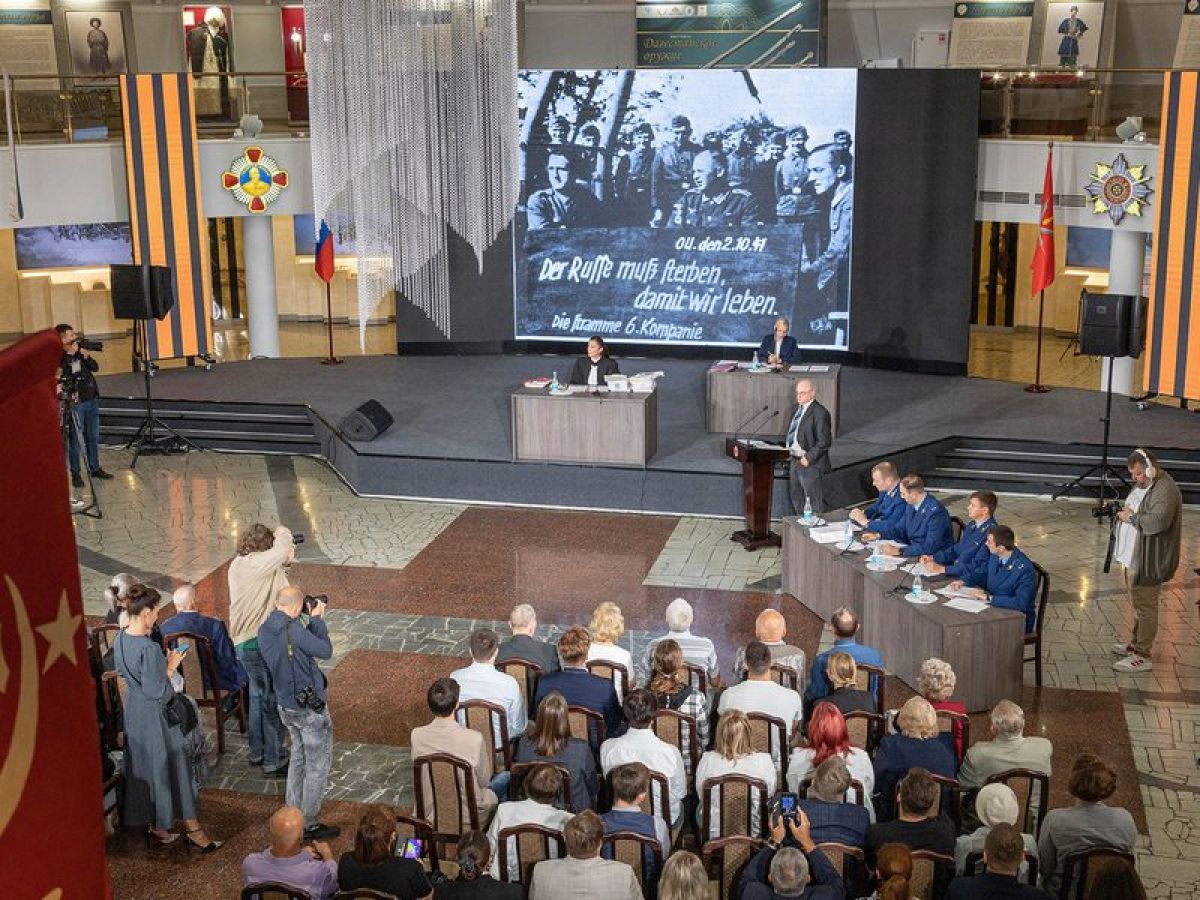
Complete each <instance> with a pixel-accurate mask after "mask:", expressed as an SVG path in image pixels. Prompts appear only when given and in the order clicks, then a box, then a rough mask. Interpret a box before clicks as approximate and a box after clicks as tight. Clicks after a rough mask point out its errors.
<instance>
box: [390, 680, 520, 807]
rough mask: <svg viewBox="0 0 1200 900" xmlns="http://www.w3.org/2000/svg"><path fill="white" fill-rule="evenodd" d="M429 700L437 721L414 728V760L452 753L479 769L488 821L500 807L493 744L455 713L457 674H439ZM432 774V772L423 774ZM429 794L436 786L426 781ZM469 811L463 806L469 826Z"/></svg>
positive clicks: (479, 796)
mask: <svg viewBox="0 0 1200 900" xmlns="http://www.w3.org/2000/svg"><path fill="white" fill-rule="evenodd" d="M425 702H426V703H427V704H428V705H429V711H430V712H432V713H433V721H432V722H430V723H429V724H428V725H420V726H418V727H417V728H414V729H413V730H412V736H411V738H410V745H411V747H412V758H413V759H414V760H416V759H418V758H420V757H422V756H428V755H430V754H433V753H448V754H449V755H450V756H453V757H455V758H457V759H461V760H462V761H463V762H465V763H466V764H467V765H469V766H470V767H471V769H472V771H474V773H475V804H476V806H477V807H478V809H479V821H480V823H481V824H482V823H484V822H487V820H488V819H489V818H491V815H492V813H493V812H494V811H495V809H496V804H497V802H498V800H497V799H496V795H495V793H493V791H492V790H491V788H490V787H488V784H489V782H490V781H491V778H492V755H493V754H492V748H491V747H490V746H489V745H488V744H489V742H488V741H486V740H484V737H483V735H481V734H480V733H479V732H478V731H472V730H471V729H470V728H465V727H463V726H462V725H460V724H459V723H458V721H457V720H456V719H455V718H454V713H455V712H456V711H457V709H458V682H457V681H455V680H454V679H453V678H439V679H438V680H437V681H435V682H434V683H433V684H431V685H430V686H429V690H428V691H427V692H426V693H425ZM422 777H423V778H428V775H423V776H422ZM425 790H426V791H427V795H428V796H430V797H432V796H433V792H432V786H431V785H426V786H425ZM466 815H467V811H466V810H465V809H464V810H463V827H464V828H466V827H469V825H470V823H469V822H468V821H467V819H466Z"/></svg>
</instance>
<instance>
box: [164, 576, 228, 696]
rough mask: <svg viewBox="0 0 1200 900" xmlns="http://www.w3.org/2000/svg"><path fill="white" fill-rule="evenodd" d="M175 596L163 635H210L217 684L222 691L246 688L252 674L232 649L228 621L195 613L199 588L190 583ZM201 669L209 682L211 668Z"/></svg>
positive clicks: (177, 590)
mask: <svg viewBox="0 0 1200 900" xmlns="http://www.w3.org/2000/svg"><path fill="white" fill-rule="evenodd" d="M173 599H174V601H175V615H173V616H171V618H169V619H167V620H166V621H165V622H163V623H162V633H163V637H164V638H169V637H170V636H171V635H173V634H179V633H180V632H182V631H187V632H190V633H192V634H196V635H200V636H201V637H206V638H208V645H209V647H211V648H212V655H213V662H214V663H215V664H216V667H217V681H218V682H220V684H219V685H218V687H220V688H221V690H223V691H240V690H241V689H242V688H244V687H245V686H246V685H247V684H248V683H249V681H250V676H249V675H247V674H246V670H245V668H244V667H243V666H242V664H241V662H240V661H239V660H238V658H237V651H236V650H234V649H233V642H232V641H231V640H230V639H229V630H228V629H227V628H226V627H225V623H224V622H222V621H221V620H220V619H214V618H213V617H212V616H205V615H201V614H200V613H198V612H196V609H195V605H196V588H195V587H193V586H192V585H190V584H185V585H182V586H180V587H178V588H176V589H175V594H174V597H173ZM193 649H194V648H193ZM201 671H202V672H203V674H204V680H205V682H206V683H207V681H208V670H207V669H206V668H202V669H201ZM207 686H208V687H210V688H211V687H212V685H207Z"/></svg>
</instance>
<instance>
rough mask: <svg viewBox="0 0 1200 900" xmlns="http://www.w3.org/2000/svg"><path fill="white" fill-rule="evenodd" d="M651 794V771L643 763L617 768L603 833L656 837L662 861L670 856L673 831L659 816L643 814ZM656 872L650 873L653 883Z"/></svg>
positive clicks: (602, 818)
mask: <svg viewBox="0 0 1200 900" xmlns="http://www.w3.org/2000/svg"><path fill="white" fill-rule="evenodd" d="M649 791H650V770H649V769H647V768H646V767H645V766H644V765H642V764H641V763H640V762H634V763H627V764H625V765H623V766H618V767H617V768H616V769H614V770H613V773H612V792H613V805H612V809H611V810H609V811H608V812H606V813H604V814H603V815H602V816H600V819H601V821H602V822H604V833H605V834H606V835H607V834H612V833H614V832H617V831H632V832H635V833H637V834H641V835H644V836H645V837H648V838H654V839H655V840H657V841H658V843H659V844H660V845H661V847H662V858H663V859H666V858H667V857H668V856H670V855H671V831H670V829H669V828H668V827H667V823H666V822H665V821H663V820H662V819H660V818H659V817H658V816H651V815H647V814H646V813H644V812H642V804H643V803H644V802H645V800H646V795H647V793H648V792H649ZM655 877H657V873H651V880H652V881H653V880H654V878H655Z"/></svg>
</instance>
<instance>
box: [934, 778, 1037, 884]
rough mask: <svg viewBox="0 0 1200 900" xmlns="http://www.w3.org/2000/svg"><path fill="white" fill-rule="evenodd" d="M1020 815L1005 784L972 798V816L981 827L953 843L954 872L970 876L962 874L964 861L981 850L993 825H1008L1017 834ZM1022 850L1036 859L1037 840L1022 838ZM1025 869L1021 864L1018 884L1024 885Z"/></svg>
mask: <svg viewBox="0 0 1200 900" xmlns="http://www.w3.org/2000/svg"><path fill="white" fill-rule="evenodd" d="M1020 815H1021V805H1020V803H1018V802H1017V795H1016V794H1014V793H1013V789H1012V788H1010V787H1009V786H1008V785H1006V784H985V785H984V786H983V787H982V788H981V789H980V791H979V793H977V794H976V795H975V816H976V818H977V819H978V820H979V821H980V822H982V823H983V824H982V825H980V826H979V827H978V828H976V829H975V830H974V831H972V832H970V833H969V834H964V835H961V836H959V838H958V840H957V841H955V842H954V871H955V872H956V873H957V874H959V875H974V874H975V873H974V872H968V871H966V862H967V857H968V856H970V855H971V854H972V853H979V852H981V851H982V850H983V849H984V843H985V842H986V840H987V836H988V835H989V834H990V833H991V831H992V829H993V828H995V827H996V826H997V825H1001V824H1007V825H1012V826H1013V827H1014V828H1016V829H1017V830H1018V831H1020V826H1019V825H1018V824H1017V817H1018V816H1020ZM1022 838H1024V840H1025V850H1026V851H1027V852H1029V853H1032V854H1033V855H1034V856H1036V855H1037V852H1038V846H1037V839H1036V838H1035V837H1034V836H1033V835H1032V834H1023V835H1022ZM1028 875H1029V866H1028V864H1027V863H1026V862H1025V861H1024V860H1022V862H1021V872H1020V876H1021V881H1023V882H1028V880H1029V878H1028Z"/></svg>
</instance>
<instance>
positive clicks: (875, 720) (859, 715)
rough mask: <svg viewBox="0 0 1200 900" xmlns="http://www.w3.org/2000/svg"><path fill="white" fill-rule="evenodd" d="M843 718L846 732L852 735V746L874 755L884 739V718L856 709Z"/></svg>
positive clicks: (877, 714)
mask: <svg viewBox="0 0 1200 900" xmlns="http://www.w3.org/2000/svg"><path fill="white" fill-rule="evenodd" d="M843 718H845V720H846V732H847V734H849V735H850V746H852V747H857V748H858V749H859V750H865V751H867V753H868V754H874V752H875V748H876V747H877V746H878V745H879V741H880V740H881V739H882V737H883V725H884V718H883V716H881V715H880V714H879V713H872V712H866V711H864V710H861V709H856V710H854V711H853V712H848V713H846V715H845V716H844V717H843Z"/></svg>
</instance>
